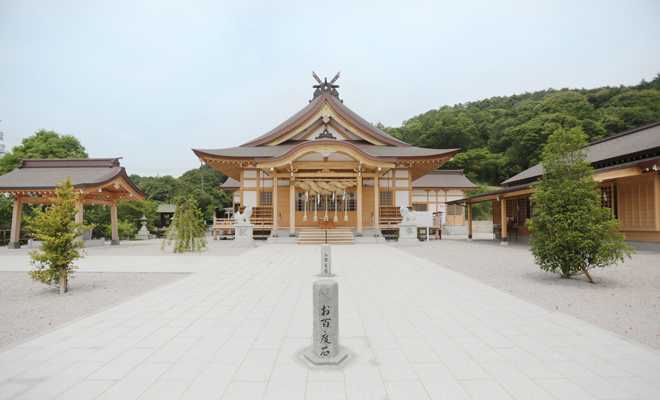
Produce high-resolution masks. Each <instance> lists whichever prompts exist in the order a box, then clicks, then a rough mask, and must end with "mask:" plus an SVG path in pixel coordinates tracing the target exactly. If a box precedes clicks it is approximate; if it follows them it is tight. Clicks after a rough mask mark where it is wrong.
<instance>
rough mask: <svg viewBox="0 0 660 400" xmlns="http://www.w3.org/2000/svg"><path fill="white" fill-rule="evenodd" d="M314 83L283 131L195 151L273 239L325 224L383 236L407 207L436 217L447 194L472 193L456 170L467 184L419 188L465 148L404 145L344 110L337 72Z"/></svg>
mask: <svg viewBox="0 0 660 400" xmlns="http://www.w3.org/2000/svg"><path fill="white" fill-rule="evenodd" d="M314 77H315V78H316V80H317V81H318V85H315V86H314V88H315V91H314V94H313V98H312V100H310V101H309V104H308V105H307V106H305V107H304V108H303V109H301V110H300V111H298V112H297V113H296V114H294V115H293V116H292V117H290V118H289V119H287V120H286V121H284V122H283V123H282V124H280V125H279V126H277V127H275V128H273V129H272V130H270V131H269V132H267V133H265V134H263V135H262V136H259V137H257V138H256V139H253V140H251V141H248V142H247V143H245V144H243V145H241V146H238V147H233V148H224V149H194V150H193V151H194V152H195V154H196V155H197V156H198V157H199V158H200V159H201V160H202V161H203V162H205V163H207V164H208V165H210V166H211V167H213V168H215V169H216V170H218V171H220V172H222V173H224V174H226V175H228V176H229V177H230V179H229V180H228V181H227V182H225V184H224V185H223V186H222V188H223V189H228V190H232V191H233V192H234V206H235V210H236V211H240V210H241V209H242V208H244V207H247V206H251V207H253V217H252V221H253V223H255V224H257V225H260V224H261V225H262V226H263V227H264V229H268V230H272V231H273V235H274V236H277V235H278V231H279V236H282V235H283V233H284V235H288V236H295V234H296V231H297V230H300V229H301V228H314V227H316V228H318V227H324V226H327V227H328V228H337V227H340V228H345V229H347V228H348V229H351V230H353V231H354V233H355V234H356V235H357V236H362V235H363V233H365V231H368V232H369V233H368V234H369V235H377V234H378V231H379V229H382V228H383V227H385V226H388V225H389V226H391V225H392V224H396V223H398V221H399V219H400V216H399V211H398V210H399V207H401V206H403V207H410V208H413V207H416V206H415V205H416V204H422V203H423V204H424V207H426V208H427V210H428V211H437V210H438V204H439V201H438V198H441V200H440V202H442V203H443V204H444V202H445V201H447V198H446V196H447V192H446V191H447V190H454V189H455V190H457V191H458V192H456V193H454V192H453V191H452V192H451V195H450V196H454V195H455V194H459V195H460V197H461V198H462V197H463V193H464V190H467V189H471V188H473V187H474V185H472V184H471V183H470V182H469V181H467V179H465V177H463V175H462V173H459V174H458V175H460V176H457V174H456V173H455V172H454V175H453V178H458V179H453V182H454V183H458V181H460V180H461V178H462V179H463V181H461V182H460V184H458V187H454V186H451V185H450V186H439V184H438V183H437V182H436V183H432V182H430V181H431V180H432V179H429V183H428V184H427V185H423V186H422V187H419V188H418V187H416V185H415V182H416V181H418V180H420V179H421V178H424V177H427V176H429V174H430V173H432V172H433V171H435V170H436V169H437V168H438V167H440V166H442V165H443V164H445V163H446V162H448V161H450V160H451V159H452V157H453V156H454V155H455V154H456V153H458V151H459V149H425V148H419V147H414V146H411V145H409V144H407V143H405V142H403V141H401V140H398V139H396V138H394V137H392V136H390V135H388V134H387V133H385V132H383V131H381V130H380V129H378V128H376V127H375V126H374V125H372V124H371V123H369V122H367V121H366V120H365V119H364V118H362V117H360V116H359V115H358V114H356V113H355V112H354V111H352V110H351V109H349V108H348V107H347V106H346V105H344V102H343V100H341V99H340V98H339V93H338V91H337V88H338V86H337V85H335V84H334V83H335V81H336V80H337V78H338V77H339V74H338V75H337V76H336V77H335V79H333V80H332V81H331V82H328V81H327V79H326V80H325V81H321V80H320V79H319V78H318V77H316V75H314ZM437 177H441V175H440V174H438V175H437ZM416 191H418V193H416ZM439 192H440V194H439ZM422 197H423V200H422ZM420 207H421V206H420ZM326 216H327V218H328V222H327V224H326V223H325V221H324V220H325V218H326ZM255 229H257V228H256V227H255ZM282 231H284V232H282Z"/></svg>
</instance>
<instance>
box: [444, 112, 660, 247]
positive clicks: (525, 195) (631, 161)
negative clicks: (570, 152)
mask: <svg viewBox="0 0 660 400" xmlns="http://www.w3.org/2000/svg"><path fill="white" fill-rule="evenodd" d="M585 151H586V153H587V160H588V161H589V162H591V166H592V167H593V168H594V174H593V178H594V179H595V180H596V181H598V182H599V185H598V186H599V188H600V190H601V194H602V197H601V205H602V206H603V207H608V208H610V209H611V210H612V214H613V215H614V216H615V217H616V218H617V219H618V220H619V221H620V222H621V232H623V233H624V234H625V236H626V241H627V242H628V243H629V244H630V245H632V246H635V247H636V248H638V249H654V250H660V121H658V122H655V123H652V124H649V125H645V126H641V127H639V128H635V129H632V130H629V131H626V132H621V133H618V134H616V135H613V136H609V137H606V138H604V139H600V140H596V141H593V142H591V143H589V144H588V145H587V146H586V147H585ZM541 175H543V167H542V166H541V165H540V164H538V165H535V166H533V167H532V168H529V169H527V170H526V171H523V172H521V173H520V174H518V175H516V176H513V177H511V178H509V179H507V180H506V181H504V182H502V185H503V186H505V188H503V189H498V190H495V191H492V192H488V193H482V194H478V195H475V196H471V197H468V198H465V199H461V200H454V201H450V202H449V204H450V205H451V204H456V205H466V206H467V209H468V220H469V221H468V234H469V235H470V236H469V237H471V235H472V223H471V222H472V221H471V217H470V215H471V212H470V210H471V207H472V204H475V203H481V202H484V201H492V202H493V227H494V231H495V233H496V234H499V236H500V238H501V241H502V244H506V243H507V240H508V238H509V237H511V233H513V234H515V236H516V239H518V236H520V238H521V239H522V240H526V239H528V238H529V235H530V231H529V229H527V227H526V226H525V220H527V218H530V217H531V215H532V211H533V204H532V203H531V201H530V197H531V196H532V194H533V193H534V189H533V188H531V184H532V183H533V182H535V181H536V180H537V179H539V178H540V177H541Z"/></svg>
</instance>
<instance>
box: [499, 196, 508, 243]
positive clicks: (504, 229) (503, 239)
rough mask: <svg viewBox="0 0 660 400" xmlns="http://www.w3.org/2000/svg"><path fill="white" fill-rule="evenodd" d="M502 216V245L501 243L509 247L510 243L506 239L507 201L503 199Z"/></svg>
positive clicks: (501, 203)
mask: <svg viewBox="0 0 660 400" xmlns="http://www.w3.org/2000/svg"><path fill="white" fill-rule="evenodd" d="M500 205H501V207H500V213H501V214H500V216H501V220H502V243H500V244H501V245H502V246H508V245H509V243H508V242H507V237H506V222H507V221H506V199H505V198H504V197H502V201H501V202H500Z"/></svg>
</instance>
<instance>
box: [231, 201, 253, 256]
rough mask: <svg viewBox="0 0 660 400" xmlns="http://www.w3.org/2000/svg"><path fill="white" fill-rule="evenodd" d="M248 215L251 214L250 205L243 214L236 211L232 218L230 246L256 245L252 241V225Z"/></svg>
mask: <svg viewBox="0 0 660 400" xmlns="http://www.w3.org/2000/svg"><path fill="white" fill-rule="evenodd" d="M250 216H252V207H247V208H246V209H245V211H243V214H241V213H240V212H236V213H235V214H234V218H235V219H236V223H235V224H234V243H232V245H231V247H256V246H257V244H256V243H255V242H254V237H253V234H254V225H253V224H252V223H250Z"/></svg>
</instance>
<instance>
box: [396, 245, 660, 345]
mask: <svg viewBox="0 0 660 400" xmlns="http://www.w3.org/2000/svg"><path fill="white" fill-rule="evenodd" d="M474 236H475V238H476V240H475V242H473V243H468V242H467V236H450V237H447V236H445V237H444V238H443V240H435V241H431V242H424V243H423V244H422V246H419V247H402V248H400V249H401V250H404V251H407V252H409V253H411V254H414V255H416V256H418V257H420V258H423V259H425V260H429V261H433V262H435V263H437V264H440V265H442V266H445V267H448V268H450V269H453V270H455V271H458V272H460V273H462V274H465V275H468V276H471V277H473V278H476V279H478V280H480V281H482V282H485V283H487V284H489V285H492V286H495V287H497V288H500V289H502V290H506V291H508V292H511V293H514V294H516V295H518V296H520V297H523V298H525V299H528V300H531V301H533V302H535V303H538V304H541V305H544V306H546V307H548V308H551V309H554V310H559V311H561V312H564V313H566V314H568V315H571V316H573V317H575V318H578V319H581V320H583V321H586V322H589V323H591V324H594V325H596V326H599V327H601V328H604V329H607V330H609V331H611V332H614V333H617V334H619V335H621V336H623V337H626V338H628V339H631V340H634V341H636V342H639V343H643V344H645V345H647V346H650V347H653V348H655V349H658V350H660V253H657V252H638V254H635V255H633V257H632V259H626V260H625V261H624V262H623V263H619V264H618V265H615V266H612V267H609V268H598V269H597V270H592V271H590V274H591V276H592V278H593V279H594V281H595V282H596V284H595V285H593V284H590V283H589V281H588V280H587V278H586V276H577V277H573V278H571V279H561V278H559V277H558V276H557V275H554V274H551V273H547V272H545V271H543V270H541V269H540V268H539V267H538V266H537V265H536V264H534V258H533V256H532V254H531V252H530V251H529V249H530V246H528V245H526V244H519V243H516V242H512V243H511V244H510V245H509V246H501V245H500V244H499V242H495V241H492V240H487V239H492V234H476V235H474ZM479 239H482V240H479Z"/></svg>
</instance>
